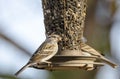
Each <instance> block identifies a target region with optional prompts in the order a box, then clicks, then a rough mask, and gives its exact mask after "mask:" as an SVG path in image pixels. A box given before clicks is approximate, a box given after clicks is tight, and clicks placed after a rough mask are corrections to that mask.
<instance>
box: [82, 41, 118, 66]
mask: <svg viewBox="0 0 120 79" xmlns="http://www.w3.org/2000/svg"><path fill="white" fill-rule="evenodd" d="M81 50H82V52H83V54H85V55H86V56H96V57H98V59H100V60H101V61H103V62H105V63H107V64H109V65H110V66H112V67H113V68H116V67H117V65H116V64H115V63H113V62H111V61H110V60H108V59H107V58H105V57H104V56H103V55H101V54H100V53H99V52H98V51H96V50H95V49H94V48H92V47H90V46H89V45H87V44H85V43H81Z"/></svg>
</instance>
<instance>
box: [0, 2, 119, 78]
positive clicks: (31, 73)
mask: <svg viewBox="0 0 120 79" xmlns="http://www.w3.org/2000/svg"><path fill="white" fill-rule="evenodd" d="M43 20H44V18H43V13H42V5H41V0H0V79H120V75H119V74H120V68H119V67H118V68H116V69H113V68H111V67H110V66H108V65H105V66H103V67H101V68H99V69H97V70H93V71H84V70H77V71H76V70H72V71H53V72H49V71H46V70H37V69H33V68H28V69H26V70H25V71H24V72H22V73H21V74H20V75H19V77H18V78H15V77H14V73H15V72H16V71H18V70H19V69H20V68H21V67H22V66H23V65H25V64H26V63H27V62H28V60H29V58H30V56H31V55H32V54H33V53H34V51H35V50H36V49H37V48H38V47H39V45H40V44H41V43H42V42H43V41H44V40H45V29H44V22H43ZM84 30H85V31H84V36H85V37H86V38H87V40H88V44H89V45H91V46H92V47H94V48H95V49H96V50H98V51H100V52H101V53H102V54H104V55H105V56H106V57H107V58H109V59H110V60H112V61H114V62H116V63H117V64H118V65H120V35H119V33H120V0H88V7H87V16H86V22H85V29H84Z"/></svg>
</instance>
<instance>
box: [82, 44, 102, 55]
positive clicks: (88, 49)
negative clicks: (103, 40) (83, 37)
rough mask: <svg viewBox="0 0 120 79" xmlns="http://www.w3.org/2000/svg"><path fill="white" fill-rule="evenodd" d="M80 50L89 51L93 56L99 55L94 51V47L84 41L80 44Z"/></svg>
mask: <svg viewBox="0 0 120 79" xmlns="http://www.w3.org/2000/svg"><path fill="white" fill-rule="evenodd" d="M81 50H82V51H85V52H89V53H90V54H91V55H94V56H101V54H100V53H99V52H98V51H96V50H95V49H94V48H92V47H91V46H89V45H87V44H85V43H82V44H81Z"/></svg>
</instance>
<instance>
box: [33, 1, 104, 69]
mask: <svg viewBox="0 0 120 79" xmlns="http://www.w3.org/2000/svg"><path fill="white" fill-rule="evenodd" d="M86 2H87V0H42V8H43V13H44V24H45V30H46V35H51V34H56V35H60V36H61V37H62V41H60V42H59V43H58V45H59V51H58V53H57V55H55V56H54V57H53V58H51V59H50V60H49V61H50V62H51V65H50V66H49V65H48V64H46V63H43V64H37V65H35V66H34V68H37V69H47V70H66V69H67V70H71V69H85V70H93V69H94V68H96V67H98V66H103V63H102V62H97V57H95V56H86V55H84V54H82V53H83V52H82V51H81V46H80V44H81V42H82V38H83V29H84V21H85V16H86V6H87V5H86Z"/></svg>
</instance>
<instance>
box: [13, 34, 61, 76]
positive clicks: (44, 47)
mask: <svg viewBox="0 0 120 79" xmlns="http://www.w3.org/2000/svg"><path fill="white" fill-rule="evenodd" d="M60 40H61V37H60V36H59V35H49V36H47V38H46V40H45V41H44V42H43V43H42V44H41V46H40V47H39V48H38V49H37V50H36V52H35V53H34V54H33V55H32V57H31V58H30V60H29V62H28V63H27V64H26V65H25V66H23V67H22V68H21V69H20V70H19V71H18V72H16V73H15V76H17V75H19V74H20V73H21V72H22V71H23V70H25V69H26V68H28V67H30V66H34V65H36V64H38V63H48V64H50V63H51V62H49V61H47V60H49V59H51V58H52V57H53V56H54V55H55V54H56V53H57V52H58V42H59V41H60Z"/></svg>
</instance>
